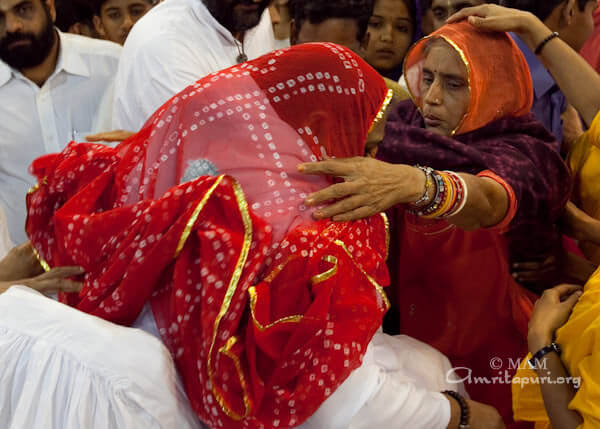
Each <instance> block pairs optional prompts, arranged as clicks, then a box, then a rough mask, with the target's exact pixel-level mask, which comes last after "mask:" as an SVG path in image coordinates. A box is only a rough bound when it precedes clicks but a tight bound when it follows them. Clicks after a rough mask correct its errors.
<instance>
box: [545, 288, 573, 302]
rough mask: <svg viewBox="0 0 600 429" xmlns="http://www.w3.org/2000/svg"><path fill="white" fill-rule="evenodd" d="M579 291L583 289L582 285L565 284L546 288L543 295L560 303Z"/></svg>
mask: <svg viewBox="0 0 600 429" xmlns="http://www.w3.org/2000/svg"><path fill="white" fill-rule="evenodd" d="M577 291H581V286H577V285H569V284H563V285H559V286H556V287H554V288H552V289H548V290H546V291H545V292H544V295H543V296H545V297H547V298H549V299H551V300H552V302H555V303H559V302H561V300H562V299H564V298H565V297H568V296H570V295H571V294H573V293H575V292H577Z"/></svg>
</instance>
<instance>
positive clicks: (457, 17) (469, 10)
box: [446, 5, 487, 24]
mask: <svg viewBox="0 0 600 429" xmlns="http://www.w3.org/2000/svg"><path fill="white" fill-rule="evenodd" d="M486 12H487V8H486V6H485V5H482V6H473V7H465V8H464V9H461V10H459V11H458V12H456V13H455V14H454V15H452V16H451V17H449V18H448V19H447V20H446V22H447V23H448V24H451V23H453V22H458V21H461V20H463V19H465V18H468V17H469V16H483V17H485V16H486Z"/></svg>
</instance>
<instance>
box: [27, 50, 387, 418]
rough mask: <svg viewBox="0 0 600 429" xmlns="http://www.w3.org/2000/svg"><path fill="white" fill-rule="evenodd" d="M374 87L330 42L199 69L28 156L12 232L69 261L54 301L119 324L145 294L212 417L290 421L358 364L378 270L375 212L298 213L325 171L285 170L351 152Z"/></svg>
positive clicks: (365, 124) (381, 303) (199, 406)
mask: <svg viewBox="0 0 600 429" xmlns="http://www.w3.org/2000/svg"><path fill="white" fill-rule="evenodd" d="M386 99H387V91H386V87H385V84H384V82H383V80H382V79H381V78H380V77H379V76H378V75H377V73H376V72H375V71H374V70H373V69H371V68H370V67H369V66H368V65H366V64H365V63H364V62H363V61H362V60H361V59H360V58H358V57H357V56H356V55H354V54H353V53H352V52H350V51H348V50H346V49H344V48H342V47H339V46H336V45H332V44H311V45H303V46H298V47H294V48H291V49H286V50H282V51H277V52H275V53H273V54H269V55H267V56H264V57H261V58H259V59H257V60H254V61H251V62H248V63H245V64H242V65H239V66H235V67H232V68H230V69H227V70H224V71H221V72H218V73H215V74H212V75H209V76H207V77H205V78H203V79H201V80H200V81H198V82H196V83H194V84H193V85H191V86H189V87H188V88H186V89H185V90H183V91H182V92H181V93H179V94H177V95H176V96H174V97H173V98H172V99H171V100H169V101H168V102H167V103H165V104H164V105H163V106H162V107H161V108H160V109H159V110H158V111H157V112H156V113H155V114H154V115H153V116H152V117H151V118H150V119H149V120H148V122H147V123H146V125H145V126H144V127H143V128H142V130H141V131H140V132H139V133H138V134H136V135H135V136H133V137H132V138H131V139H129V140H127V141H125V142H123V143H122V144H120V145H119V146H118V147H116V148H110V147H105V146H101V145H95V144H85V143H81V144H76V143H71V144H70V145H69V146H68V147H67V148H66V149H65V150H64V151H63V152H62V153H60V154H53V155H48V156H45V157H42V158H39V159H37V160H36V161H35V162H34V163H33V165H32V172H33V173H34V174H35V175H36V176H37V177H38V179H39V186H38V187H37V189H35V190H33V191H32V193H30V195H29V196H28V212H29V213H28V214H29V216H28V220H27V232H28V234H29V236H30V238H31V241H32V243H33V245H34V247H35V249H36V250H37V251H38V252H39V254H40V258H41V259H43V260H45V261H46V262H47V263H48V264H49V265H50V266H60V265H81V266H83V267H84V268H85V270H86V273H87V274H86V275H85V280H84V287H83V290H82V291H81V292H80V293H79V294H78V295H77V294H74V295H70V296H63V297H62V299H63V300H64V301H65V302H68V303H69V304H70V305H73V306H75V307H77V308H78V309H80V310H82V311H85V312H87V313H90V314H94V315H96V316H99V317H102V318H104V319H107V320H110V321H113V322H116V323H120V324H126V325H127V324H132V323H133V322H134V321H135V320H136V318H137V317H138V315H139V314H140V311H141V310H142V308H143V307H144V305H145V304H146V303H147V302H150V303H151V305H152V310H153V313H154V316H155V319H156V322H157V325H158V328H159V331H160V334H161V336H162V338H163V340H164V342H165V344H166V345H167V346H168V348H169V349H170V351H171V353H172V354H173V357H174V359H175V362H176V365H177V368H178V370H179V372H180V374H181V376H182V378H183V381H184V384H185V387H186V391H187V394H188V396H189V398H190V401H191V403H192V405H193V407H194V409H195V411H196V412H197V413H198V415H199V416H200V418H201V419H202V420H203V421H204V422H206V423H208V424H209V425H210V426H211V427H224V428H240V427H249V428H255V427H256V428H259V427H261V428H262V427H264V428H271V427H272V428H275V427H290V426H295V425H298V424H300V423H302V422H303V421H304V420H306V419H307V418H308V417H309V416H310V415H312V414H313V413H314V412H315V411H316V409H317V408H318V407H319V406H320V404H321V403H322V402H323V401H324V400H325V399H326V398H327V397H328V396H329V395H331V393H333V391H335V389H336V388H337V387H338V386H339V385H340V384H341V383H342V382H343V381H344V379H345V378H346V377H347V376H348V375H349V374H350V373H351V371H352V370H354V369H355V368H357V367H358V366H359V365H360V362H361V359H362V356H363V354H364V352H365V350H366V347H367V345H368V343H369V341H370V339H371V337H372V335H373V334H374V333H375V331H376V330H377V329H378V327H379V326H380V324H381V319H382V316H383V314H384V313H385V311H386V309H387V306H388V303H387V299H386V298H385V295H384V293H383V290H382V289H381V286H380V285H385V284H387V283H388V282H389V279H388V274H387V270H386V266H385V258H386V257H387V247H386V246H387V238H388V236H387V231H386V222H385V218H384V217H382V216H375V217H373V218H370V219H366V220H362V221H357V222H352V223H333V222H330V221H321V222H315V221H313V220H312V218H311V213H310V211H309V210H308V209H307V208H306V207H304V205H303V201H304V199H305V197H306V195H307V194H309V193H310V192H313V191H315V190H317V189H320V188H322V187H323V186H325V185H327V180H326V179H322V178H309V177H305V176H302V175H299V174H298V173H297V172H296V165H297V164H298V163H301V162H308V161H316V160H321V159H324V157H326V156H329V157H331V156H335V157H347V156H361V155H363V153H364V142H365V138H366V135H367V133H368V131H369V129H370V127H371V125H372V123H373V121H374V119H375V117H376V115H377V113H378V112H379V110H380V108H381V107H382V105H383V104H384V102H385V100H386ZM116 352H118V351H116ZM148 358H149V359H151V358H152V357H151V356H149V357H148Z"/></svg>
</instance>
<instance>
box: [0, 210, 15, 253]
mask: <svg viewBox="0 0 600 429" xmlns="http://www.w3.org/2000/svg"><path fill="white" fill-rule="evenodd" d="M12 247H13V245H12V242H11V241H10V236H9V235H8V225H7V224H6V216H5V215H4V210H2V207H0V259H2V258H4V257H5V256H6V255H7V254H8V252H9V251H10V249H12Z"/></svg>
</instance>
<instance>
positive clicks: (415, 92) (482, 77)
mask: <svg viewBox="0 0 600 429" xmlns="http://www.w3.org/2000/svg"><path fill="white" fill-rule="evenodd" d="M435 39H443V40H444V41H446V42H447V43H448V44H449V45H450V46H452V47H453V48H454V49H455V50H456V52H457V53H458V54H459V56H460V58H461V59H462V61H463V63H464V64H465V67H466V68H467V72H468V76H469V79H468V81H469V89H470V91H471V97H470V101H469V107H468V109H467V113H466V114H465V116H464V117H463V119H462V121H461V122H460V123H459V125H458V127H457V128H456V130H454V135H458V134H464V133H468V132H470V131H474V130H477V129H479V128H482V127H484V126H485V125H487V124H489V123H491V122H493V121H495V120H497V119H500V118H503V117H506V116H522V115H525V114H527V113H529V111H530V110H531V105H532V103H533V84H532V82H531V74H530V73H529V66H528V65H527V62H526V61H525V58H524V57H523V54H522V53H521V50H520V49H519V48H518V46H517V45H516V44H515V42H514V41H513V40H512V39H511V37H510V36H509V35H508V34H506V33H492V32H485V31H481V30H478V29H476V28H475V27H473V26H472V25H471V24H469V23H468V22H467V21H461V22H459V23H456V24H448V25H445V26H443V27H442V28H440V29H439V30H437V31H436V32H434V33H432V34H431V35H429V36H427V37H425V38H423V39H421V40H419V41H418V42H417V43H416V44H415V45H414V46H413V47H412V48H411V50H410V51H409V53H408V55H407V56H406V60H405V62H404V75H405V76H406V82H407V84H408V89H409V92H410V95H411V97H412V99H413V101H414V103H415V104H416V105H417V107H419V109H420V108H421V107H422V106H423V95H424V94H422V93H421V81H422V77H423V64H424V62H425V57H426V51H427V50H426V47H427V45H428V42H429V41H430V40H435Z"/></svg>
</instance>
